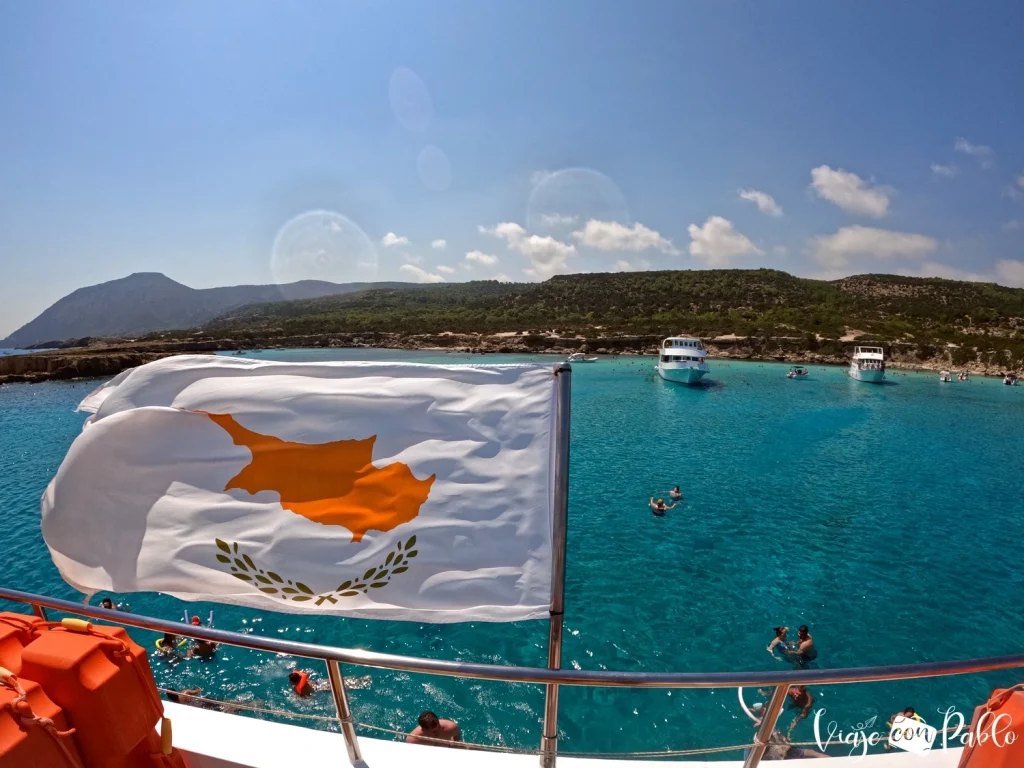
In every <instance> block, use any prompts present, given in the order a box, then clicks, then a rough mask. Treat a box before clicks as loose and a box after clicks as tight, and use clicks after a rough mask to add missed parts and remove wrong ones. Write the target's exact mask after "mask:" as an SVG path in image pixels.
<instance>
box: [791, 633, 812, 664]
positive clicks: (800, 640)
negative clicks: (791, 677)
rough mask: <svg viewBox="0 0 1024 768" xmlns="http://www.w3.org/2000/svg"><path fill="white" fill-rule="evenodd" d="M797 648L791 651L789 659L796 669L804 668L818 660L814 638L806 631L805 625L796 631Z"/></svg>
mask: <svg viewBox="0 0 1024 768" xmlns="http://www.w3.org/2000/svg"><path fill="white" fill-rule="evenodd" d="M796 637H797V647H796V648H795V649H794V650H793V653H792V656H791V658H792V659H793V661H794V662H795V663H796V665H797V666H798V667H803V668H806V667H807V665H808V664H810V663H811V662H812V661H814V660H815V659H816V658H818V649H817V648H815V646H814V638H813V637H811V632H810V630H809V629H807V625H806V624H804V625H802V626H801V627H800V628H799V629H798V630H797V631H796Z"/></svg>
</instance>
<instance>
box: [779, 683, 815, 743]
mask: <svg viewBox="0 0 1024 768" xmlns="http://www.w3.org/2000/svg"><path fill="white" fill-rule="evenodd" d="M786 695H787V696H789V698H790V702H789V708H790V709H796V710H799V711H798V712H797V715H796V717H794V718H793V722H791V723H790V724H789V729H788V730H787V731H786V732H787V733H793V729H794V728H796V725H797V723H799V722H800V721H801V720H806V719H807V716H808V715H809V714H811V710H812V709H813V708H814V701H815V698H814V694H812V693H811V692H810V691H808V690H807V686H806V685H794V686H793V687H792V688H790V689H789V691H788V692H787V693H786Z"/></svg>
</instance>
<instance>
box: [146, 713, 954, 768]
mask: <svg viewBox="0 0 1024 768" xmlns="http://www.w3.org/2000/svg"><path fill="white" fill-rule="evenodd" d="M164 708H165V710H166V713H167V716H168V717H169V718H170V719H171V721H172V723H173V727H174V745H175V746H176V747H177V748H178V749H180V750H181V751H182V752H184V753H185V755H186V757H187V759H188V765H189V768H307V766H308V767H309V768H321V766H324V767H326V766H337V767H338V768H347V766H348V765H349V761H348V753H347V752H346V750H345V740H344V738H343V737H342V736H341V734H338V733H328V732H326V731H315V730H312V729H310V728H302V727H300V726H295V725H285V724H282V723H273V722H267V721H265V720H255V719H252V718H249V717H240V716H237V715H229V714H225V713H223V712H211V711H209V710H205V709H198V708H196V707H190V706H187V705H185V704H171V703H169V702H164ZM359 746H360V748H361V749H362V752H363V761H362V763H361V765H360V766H359V768H412V767H415V768H536V766H537V764H538V758H537V757H536V756H533V755H507V754H496V753H492V752H476V751H472V750H468V749H467V750H461V749H440V748H438V747H425V746H419V745H413V744H402V743H399V742H394V741H382V740H380V739H368V738H360V739H359ZM959 761H960V750H959V749H950V750H946V751H943V750H942V749H938V750H935V751H933V752H932V753H930V754H928V755H926V756H917V755H908V754H906V753H896V754H886V755H870V756H868V757H838V758H832V759H831V762H830V763H828V765H834V766H836V768H852V766H854V765H857V766H860V768H956V766H957V763H958V762H959ZM664 762H665V761H659V762H655V763H652V762H647V761H636V760H595V759H587V758H572V757H559V758H558V765H559V766H560V767H561V768H650V767H651V766H653V765H662V764H664ZM668 762H678V763H685V764H686V766H687V767H688V768H740V766H742V765H743V762H742V760H715V761H704V760H688V759H687V760H683V759H680V760H678V761H668ZM789 762H791V761H789ZM769 764H770V763H769ZM801 764H803V763H801Z"/></svg>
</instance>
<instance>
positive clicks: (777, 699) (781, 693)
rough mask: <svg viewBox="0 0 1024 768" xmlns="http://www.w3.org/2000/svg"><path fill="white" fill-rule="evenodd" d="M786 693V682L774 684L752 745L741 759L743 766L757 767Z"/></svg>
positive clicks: (784, 700)
mask: <svg viewBox="0 0 1024 768" xmlns="http://www.w3.org/2000/svg"><path fill="white" fill-rule="evenodd" d="M787 693H789V685H788V684H787V683H783V684H782V685H777V686H775V690H774V691H772V698H771V699H770V700H769V702H768V706H767V707H765V709H764V714H763V715H761V725H760V727H758V729H757V735H756V736H754V746H753V747H751V748H750V753H749V754H748V755H747V759H746V760H744V761H743V768H757V766H758V765H759V764H760V763H761V758H762V757H764V753H765V750H766V749H768V744H769V743H770V741H771V738H772V734H773V733H774V732H775V724H776V723H778V722H779V715H781V714H782V708H783V706H785V704H786V694H787Z"/></svg>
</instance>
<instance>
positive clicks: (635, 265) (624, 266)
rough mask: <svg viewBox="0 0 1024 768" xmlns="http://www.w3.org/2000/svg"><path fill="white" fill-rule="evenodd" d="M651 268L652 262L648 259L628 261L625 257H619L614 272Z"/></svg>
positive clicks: (640, 270) (642, 270)
mask: <svg viewBox="0 0 1024 768" xmlns="http://www.w3.org/2000/svg"><path fill="white" fill-rule="evenodd" d="M650 268H651V262H649V261H647V259H637V260H636V261H626V260H625V259H619V260H618V261H616V262H615V266H614V268H613V270H612V271H613V272H644V271H646V270H648V269H650Z"/></svg>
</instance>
